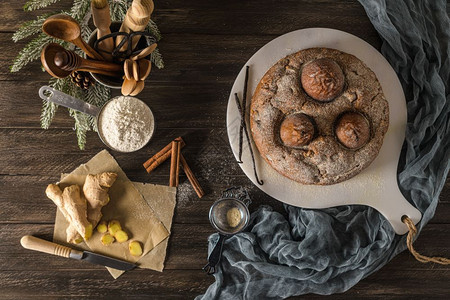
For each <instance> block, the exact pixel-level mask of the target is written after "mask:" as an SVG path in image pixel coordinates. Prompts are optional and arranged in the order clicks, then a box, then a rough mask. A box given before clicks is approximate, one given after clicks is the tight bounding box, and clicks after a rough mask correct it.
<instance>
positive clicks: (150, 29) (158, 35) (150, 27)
mask: <svg viewBox="0 0 450 300" xmlns="http://www.w3.org/2000/svg"><path fill="white" fill-rule="evenodd" d="M146 29H147V31H148V32H150V33H151V34H153V36H154V37H155V38H156V40H157V41H159V40H160V39H161V38H162V36H161V31H159V28H158V26H157V25H156V23H155V22H154V21H153V20H152V19H150V21H149V22H148V24H147V28H146Z"/></svg>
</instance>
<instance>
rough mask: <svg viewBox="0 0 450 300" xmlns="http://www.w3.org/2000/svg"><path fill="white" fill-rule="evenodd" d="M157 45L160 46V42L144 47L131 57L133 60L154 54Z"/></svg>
mask: <svg viewBox="0 0 450 300" xmlns="http://www.w3.org/2000/svg"><path fill="white" fill-rule="evenodd" d="M156 47H158V44H153V45H150V46H148V47H147V48H144V49H143V50H142V51H141V52H139V53H138V54H136V55H133V56H131V57H130V58H131V59H132V60H140V59H141V58H144V57H147V56H149V55H150V54H152V52H153V51H155V49H156Z"/></svg>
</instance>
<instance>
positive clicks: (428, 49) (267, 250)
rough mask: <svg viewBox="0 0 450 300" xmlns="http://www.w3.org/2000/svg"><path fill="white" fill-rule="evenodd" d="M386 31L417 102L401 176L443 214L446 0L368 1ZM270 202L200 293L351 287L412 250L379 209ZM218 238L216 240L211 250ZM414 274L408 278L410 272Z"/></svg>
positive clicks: (448, 70)
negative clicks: (276, 207)
mask: <svg viewBox="0 0 450 300" xmlns="http://www.w3.org/2000/svg"><path fill="white" fill-rule="evenodd" d="M359 1H360V3H361V4H362V5H363V6H364V8H365V10H366V13H367V15H368V16H369V18H370V20H371V22H372V23H373V25H374V27H375V28H376V30H377V31H378V32H379V34H380V36H381V38H382V40H383V45H382V48H381V51H382V53H383V55H384V56H385V57H386V58H387V60H388V61H389V62H390V64H391V65H392V67H393V68H394V69H395V71H396V72H397V74H398V76H399V78H400V81H401V82H402V85H403V89H404V91H405V95H406V99H407V107H408V124H407V132H406V141H405V144H404V149H403V154H402V158H401V160H400V162H399V168H398V173H399V174H398V180H399V185H400V188H401V190H402V192H403V194H404V195H405V197H406V198H407V199H408V200H409V201H410V202H411V203H413V204H414V205H415V206H416V207H417V208H418V209H419V210H420V211H421V212H422V214H423V219H422V220H421V222H420V223H419V224H418V229H419V230H421V229H422V228H423V227H424V226H425V225H426V224H427V222H428V221H429V220H430V219H431V218H432V217H433V215H434V211H435V209H436V205H437V203H438V196H439V193H440V191H441V190H442V187H443V185H444V182H445V179H446V176H447V174H448V171H449V165H450V164H449V159H450V147H449V144H450V121H449V112H450V99H449V98H450V94H449V90H450V87H449V84H450V83H449V75H450V21H449V17H448V15H447V13H446V1H445V0H404V1H399V0H392V1H388V0H367V1H364V0H359ZM285 208H286V210H287V213H288V216H289V217H288V219H285V218H284V217H283V216H282V215H281V214H279V213H277V212H274V211H272V210H271V208H270V207H267V206H265V207H260V208H259V209H258V210H257V211H256V212H254V213H253V214H252V219H251V225H250V226H249V228H248V232H244V233H241V234H238V235H236V236H233V237H231V238H229V239H228V240H227V241H226V242H225V245H224V251H223V256H222V261H221V263H220V267H219V270H218V272H217V273H216V274H215V275H214V276H215V279H216V282H215V283H214V284H212V285H211V286H210V287H209V288H208V290H207V291H206V293H205V294H204V295H202V296H198V297H197V299H282V298H286V297H289V296H294V295H301V294H306V293H316V294H332V293H337V292H344V291H346V290H347V289H349V288H351V287H352V286H353V285H355V284H356V283H357V282H358V281H359V280H361V279H362V278H365V277H367V276H368V275H369V274H371V273H373V272H374V271H376V270H378V269H379V268H381V267H382V266H383V265H385V264H386V263H387V262H388V261H389V260H391V259H392V258H393V257H394V256H395V255H397V254H398V253H399V252H401V251H403V250H405V249H406V236H398V235H396V234H395V233H394V231H393V229H392V228H391V226H390V224H389V223H388V222H387V221H386V220H385V219H384V218H383V217H382V216H381V215H380V214H379V213H378V212H377V211H375V210H374V209H371V208H368V207H363V206H343V207H336V208H330V209H324V210H308V209H301V208H296V207H292V206H285ZM217 239H218V236H217V234H214V235H212V236H211V237H210V239H209V250H210V251H211V249H212V247H213V246H214V245H215V242H216V241H217ZM406 280H407V279H406Z"/></svg>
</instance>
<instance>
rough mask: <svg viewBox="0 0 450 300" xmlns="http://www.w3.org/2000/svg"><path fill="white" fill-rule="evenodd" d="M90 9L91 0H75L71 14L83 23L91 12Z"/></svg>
mask: <svg viewBox="0 0 450 300" xmlns="http://www.w3.org/2000/svg"><path fill="white" fill-rule="evenodd" d="M90 9H91V1H90V0H74V1H73V5H72V8H71V9H70V13H69V15H70V16H71V17H72V18H74V19H75V20H77V21H78V22H79V23H82V21H83V19H84V17H85V16H86V14H87V13H88V12H90Z"/></svg>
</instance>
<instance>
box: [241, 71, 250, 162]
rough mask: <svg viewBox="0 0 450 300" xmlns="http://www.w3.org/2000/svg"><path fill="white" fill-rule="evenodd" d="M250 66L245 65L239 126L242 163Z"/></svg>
mask: <svg viewBox="0 0 450 300" xmlns="http://www.w3.org/2000/svg"><path fill="white" fill-rule="evenodd" d="M249 69H250V67H249V66H246V67H245V81H244V91H243V95H242V110H241V111H240V113H241V126H240V127H239V154H238V163H240V164H242V142H243V137H242V131H243V130H244V126H245V112H246V109H247V86H248V71H249Z"/></svg>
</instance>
